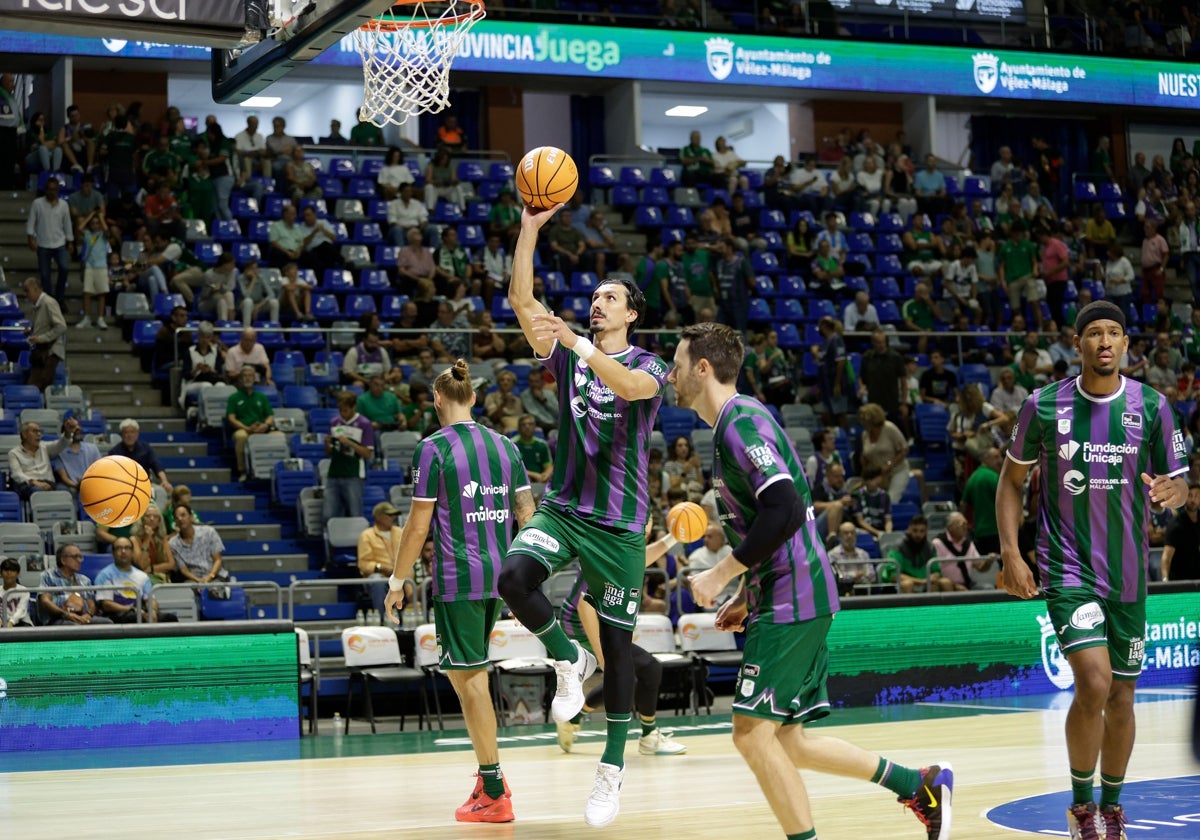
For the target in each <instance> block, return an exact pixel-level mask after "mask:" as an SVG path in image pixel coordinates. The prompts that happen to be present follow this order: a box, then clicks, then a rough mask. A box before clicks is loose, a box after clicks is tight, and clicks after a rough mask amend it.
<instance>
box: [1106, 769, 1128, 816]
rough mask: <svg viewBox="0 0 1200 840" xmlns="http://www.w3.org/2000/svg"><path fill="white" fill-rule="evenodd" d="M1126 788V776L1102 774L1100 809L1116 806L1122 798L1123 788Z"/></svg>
mask: <svg viewBox="0 0 1200 840" xmlns="http://www.w3.org/2000/svg"><path fill="white" fill-rule="evenodd" d="M1124 786H1125V777H1124V776H1110V775H1108V774H1107V773H1101V774H1100V807H1101V808H1103V807H1105V806H1107V805H1116V804H1117V802H1118V801H1119V800H1120V798H1121V788H1123V787H1124Z"/></svg>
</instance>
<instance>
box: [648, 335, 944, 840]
mask: <svg viewBox="0 0 1200 840" xmlns="http://www.w3.org/2000/svg"><path fill="white" fill-rule="evenodd" d="M744 358H745V347H744V346H743V344H742V338H741V335H740V334H739V333H737V332H736V331H735V330H733V329H731V328H730V327H728V326H725V325H723V324H712V323H705V324H696V325H694V326H689V327H685V328H684V329H683V332H682V333H681V334H680V342H679V346H678V347H677V348H676V350H675V367H674V369H673V370H672V371H671V376H670V381H671V382H672V383H673V384H674V385H675V398H676V402H677V403H678V404H679V405H680V407H682V408H692V409H695V411H696V413H697V414H699V415H700V418H701V419H702V420H704V421H705V422H706V423H708V424H709V425H710V426H712V428H713V443H714V445H715V452H714V456H713V465H712V479H713V488H714V489H715V490H716V492H717V506H718V512H719V514H720V518H721V521H722V523H723V524H724V527H725V533H726V536H727V537H728V538H729V543H730V545H732V546H733V553H732V554H729V555H727V556H726V557H724V558H723V559H721V560H720V561H719V562H718V563H717V564H716V565H715V566H713V567H712V568H710V569H706V570H705V571H703V572H700V573H699V574H697V575H694V576H693V577H692V595H693V597H694V598H695V600H696V603H697V604H698V605H700V606H702V607H709V606H712V605H713V603H714V601H715V600H716V598H717V596H718V595H720V593H721V591H722V590H724V589H725V587H726V585H728V583H729V582H730V581H731V580H733V579H734V578H735V577H738V576H739V575H744V576H745V577H744V581H743V583H744V585H743V587H742V589H741V591H740V592H739V593H738V595H737V596H736V597H734V598H733V599H731V600H729V601H726V602H725V604H724V605H722V607H721V609H720V610H718V612H717V627H718V628H719V629H722V630H738V629H741V626H742V624H743V622H745V623H747V624H748V625H749V630H748V631H747V633H746V647H745V650H744V652H743V656H742V667H741V668H740V669H739V671H738V679H737V685H736V686H735V687H734V702H733V743H734V746H735V747H737V750H738V752H740V753H741V754H742V758H743V759H745V761H746V764H747V765H749V767H750V769H751V770H752V771H753V773H754V776H755V778H756V779H758V784H759V787H761V788H762V791H763V793H764V794H765V795H766V797H767V802H768V803H769V804H770V806H771V810H772V811H773V812H774V813H775V817H776V819H778V820H779V823H780V825H781V826H782V827H783V830H784V832H785V833H786V834H787V836H788V840H815V839H816V836H817V832H816V829H814V828H813V818H812V811H811V809H810V808H809V803H808V794H807V791H806V790H805V787H804V780H803V779H802V778H801V777H800V774H799V773H797V772H796V770H797V769H799V768H810V769H814V770H820V771H822V772H825V773H836V774H838V775H841V776H850V777H853V778H857V779H863V780H868V779H869V780H870V781H872V782H875V783H876V784H879V785H882V786H883V787H886V788H887V789H888V790H890V791H892V792H893V793H895V794H896V795H897V796H898V797H899V799H900V802H901V803H903V804H904V805H905V806H907V807H909V808H911V809H912V811H913V813H914V814H916V816H917V818H918V819H919V820H920V821H921V823H922V824H923V825H924V826H925V829H926V836H927V838H928V840H947V838H949V837H950V817H951V799H952V797H953V792H954V772H953V770H952V769H951V767H950V765H949V764H946V763H942V764H934V765H932V766H930V767H925V768H922V769H920V770H915V769H911V768H908V767H902V766H900V765H898V764H893V763H892V762H891V761H888V760H887V759H885V758H881V757H880V756H878V755H875V754H874V753H870V752H867V751H866V750H863V749H860V748H859V747H856V746H854V745H853V744H850V743H847V742H846V741H842V740H839V739H837V738H829V737H825V736H821V735H814V734H812V733H810V732H808V731H807V730H806V729H805V727H804V724H805V723H808V722H809V721H812V720H816V719H818V718H822V717H824V716H826V715H827V714H829V695H828V692H827V690H826V686H825V681H826V678H827V677H828V673H829V662H828V655H827V652H826V648H825V637H826V635H827V634H828V632H829V626H830V624H831V623H832V622H833V614H834V613H835V612H837V610H838V597H837V577H836V575H835V574H834V572H833V569H832V568H831V566H830V565H829V558H828V556H826V554H825V548H824V546H823V545H822V543H821V540H820V538H819V537H818V536H817V525H816V517H815V516H814V514H813V503H812V494H811V492H810V491H809V488H808V482H807V481H806V480H805V478H804V468H803V465H802V463H801V461H800V458H799V457H798V456H797V455H796V451H795V449H794V448H793V447H792V443H791V441H790V440H788V438H787V435H785V434H784V432H783V429H781V428H780V427H779V425H778V424H777V423H776V422H775V420H774V419H773V418H772V417H771V415H770V414H769V413H768V412H767V410H766V407H765V406H763V404H762V403H761V402H759V401H758V400H756V399H754V398H753V397H747V396H743V395H741V394H739V393H738V392H737V377H738V372H739V371H740V369H741V366H742V361H743V359H744Z"/></svg>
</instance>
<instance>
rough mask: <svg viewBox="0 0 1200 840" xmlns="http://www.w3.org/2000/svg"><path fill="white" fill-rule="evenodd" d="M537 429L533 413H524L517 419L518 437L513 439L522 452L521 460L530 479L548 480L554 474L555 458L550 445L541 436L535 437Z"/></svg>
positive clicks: (518, 449)
mask: <svg viewBox="0 0 1200 840" xmlns="http://www.w3.org/2000/svg"><path fill="white" fill-rule="evenodd" d="M536 431H537V421H536V420H534V419H533V415H532V414H522V415H521V418H520V419H519V420H518V421H517V438H516V440H514V441H513V443H515V444H516V445H517V451H518V452H520V453H521V461H522V463H524V464H525V472H527V473H528V474H529V480H530V481H541V482H546V481H549V480H550V476H551V475H553V474H554V458H552V457H551V455H550V445H549V444H547V443H546V441H544V440H542V439H541V438H539V437H534V432H536Z"/></svg>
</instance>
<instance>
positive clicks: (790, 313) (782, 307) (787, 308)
mask: <svg viewBox="0 0 1200 840" xmlns="http://www.w3.org/2000/svg"><path fill="white" fill-rule="evenodd" d="M775 319H776V320H779V321H791V322H793V323H796V324H799V323H800V322H801V321H803V320H804V307H803V306H802V305H801V304H800V301H798V300H796V299H795V298H785V297H781V298H776V299H775Z"/></svg>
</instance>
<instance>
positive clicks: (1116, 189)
mask: <svg viewBox="0 0 1200 840" xmlns="http://www.w3.org/2000/svg"><path fill="white" fill-rule="evenodd" d="M1124 198H1125V194H1124V193H1123V192H1121V185H1120V184H1114V183H1112V182H1111V181H1109V182H1105V183H1103V184H1101V185H1100V200H1101V201H1122V200H1124Z"/></svg>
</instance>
